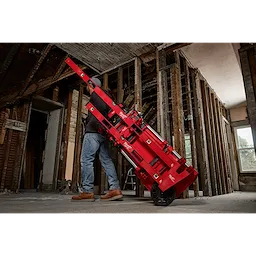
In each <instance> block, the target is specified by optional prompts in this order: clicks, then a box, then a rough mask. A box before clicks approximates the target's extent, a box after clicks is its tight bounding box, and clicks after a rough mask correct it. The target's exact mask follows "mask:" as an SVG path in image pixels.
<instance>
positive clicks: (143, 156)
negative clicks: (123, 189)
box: [66, 58, 198, 206]
mask: <svg viewBox="0 0 256 256" xmlns="http://www.w3.org/2000/svg"><path fill="white" fill-rule="evenodd" d="M66 63H67V64H68V65H69V66H70V67H71V68H72V69H73V70H74V71H75V72H76V73H77V75H79V76H80V77H81V78H82V79H83V80H84V81H85V82H86V83H87V84H88V85H89V86H91V87H92V88H93V89H94V92H95V93H96V94H97V95H98V96H99V97H100V98H101V99H102V100H103V101H104V102H105V103H106V104H107V105H108V106H109V108H110V111H109V113H108V117H107V118H106V117H104V116H103V115H102V114H101V113H100V112H99V111H98V110H97V109H96V108H95V106H93V105H92V104H91V103H90V102H89V103H87V105H86V108H87V109H88V111H90V112H91V113H92V114H93V115H94V116H95V117H96V118H97V119H98V120H99V121H100V123H101V124H102V126H103V127H104V128H105V130H106V133H107V136H108V138H109V140H111V141H112V142H113V143H114V145H115V146H117V147H118V149H119V151H120V152H121V153H122V155H123V156H124V157H125V158H126V159H127V160H128V161H129V162H130V163H131V165H132V166H133V167H134V169H135V174H136V176H137V177H138V178H139V179H140V180H141V182H142V184H143V185H144V186H145V187H146V188H147V189H148V190H149V191H150V192H151V197H152V200H153V201H154V204H155V205H164V206H167V205H169V204H170V203H171V202H172V201H173V200H174V199H175V198H177V197H179V195H180V194H181V193H182V192H183V191H184V190H186V189H187V188H188V187H189V186H190V185H191V184H192V183H193V182H194V180H195V179H196V178H197V176H198V172H197V171H196V170H195V169H194V168H193V167H192V166H188V165H187V163H186V160H185V159H184V158H183V157H181V156H180V155H179V154H178V153H177V152H176V151H175V150H174V149H173V148H172V146H170V145H169V144H168V142H167V141H166V140H164V139H163V138H162V137H161V136H160V135H159V134H158V133H157V132H156V131H154V130H153V129H152V128H151V127H150V126H149V125H148V124H146V123H145V122H144V121H143V117H142V116H141V115H140V113H138V112H137V111H136V110H130V111H126V110H125V109H124V107H123V106H122V104H116V103H115V102H114V101H113V100H112V99H111V98H110V97H109V96H108V95H107V94H106V93H105V92H104V91H103V90H102V89H101V88H100V87H98V86H95V84H94V83H93V82H92V81H91V79H90V77H89V76H87V75H86V74H85V73H84V71H83V70H81V69H80V68H79V67H78V66H77V65H76V64H75V63H74V62H73V61H72V60H71V59H70V58H67V59H66Z"/></svg>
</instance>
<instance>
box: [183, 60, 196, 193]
mask: <svg viewBox="0 0 256 256" xmlns="http://www.w3.org/2000/svg"><path fill="white" fill-rule="evenodd" d="M184 71H185V85H186V93H187V105H188V128H189V135H190V145H191V154H192V165H193V167H194V168H195V169H196V170H197V153H196V139H195V126H194V117H193V105H192V97H191V86H190V77H189V67H188V64H187V61H186V60H185V59H184ZM193 189H194V196H195V197H198V196H199V183H198V177H197V178H196V180H195V181H194V183H193Z"/></svg>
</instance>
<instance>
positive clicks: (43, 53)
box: [18, 44, 52, 95]
mask: <svg viewBox="0 0 256 256" xmlns="http://www.w3.org/2000/svg"><path fill="white" fill-rule="evenodd" d="M51 48H52V44H48V45H47V46H46V47H45V48H44V50H43V51H42V53H41V55H40V58H39V59H38V60H37V62H36V64H35V65H34V67H33V68H32V69H31V71H30V72H29V75H28V77H27V79H26V81H25V82H24V85H23V89H22V90H21V91H20V92H19V94H18V95H23V93H24V92H25V91H26V90H27V88H28V86H29V85H30V83H31V81H32V79H33V78H34V76H35V74H36V72H37V71H38V69H39V68H40V66H41V65H42V63H43V61H44V60H45V58H46V57H47V55H48V53H49V52H50V50H51Z"/></svg>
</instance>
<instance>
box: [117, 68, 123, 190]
mask: <svg viewBox="0 0 256 256" xmlns="http://www.w3.org/2000/svg"><path fill="white" fill-rule="evenodd" d="M123 97H124V90H123V68H121V67H119V68H118V73H117V104H119V103H123ZM117 176H118V178H119V182H120V186H121V187H122V185H123V184H122V181H123V156H122V154H121V153H120V152H117Z"/></svg>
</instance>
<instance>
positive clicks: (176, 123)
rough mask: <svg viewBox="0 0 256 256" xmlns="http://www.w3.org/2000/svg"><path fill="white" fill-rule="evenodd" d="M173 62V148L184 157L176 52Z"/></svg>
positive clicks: (185, 192) (171, 70)
mask: <svg viewBox="0 0 256 256" xmlns="http://www.w3.org/2000/svg"><path fill="white" fill-rule="evenodd" d="M174 56H175V62H176V63H175V64H174V65H173V66H172V67H171V69H170V76H171V88H172V91H171V94H172V110H173V111H172V120H173V135H174V145H173V147H174V149H175V150H176V151H177V152H178V153H179V154H180V155H181V156H182V157H185V136H184V130H185V128H184V114H183V102H182V87H181V75H180V58H179V54H178V53H177V52H175V53H174ZM181 196H182V198H188V197H189V194H188V188H187V189H186V190H185V191H184V192H183V193H182V195H181Z"/></svg>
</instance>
